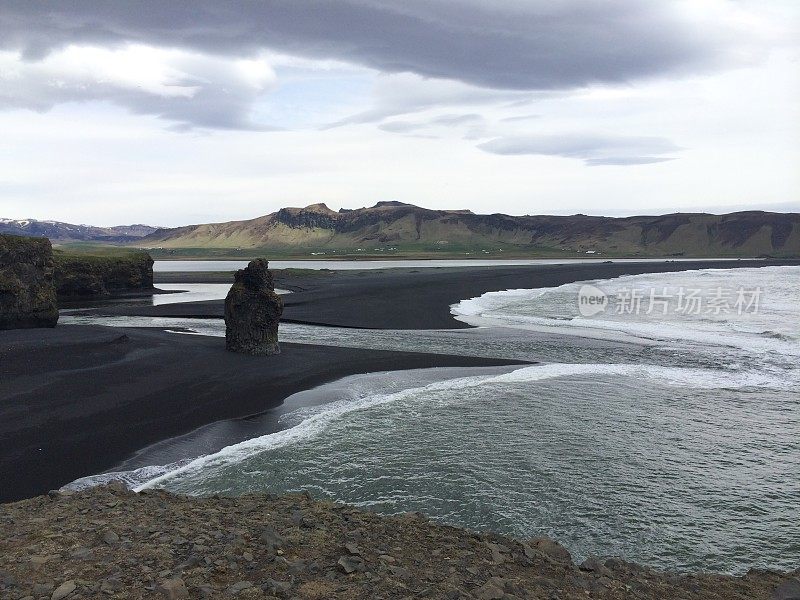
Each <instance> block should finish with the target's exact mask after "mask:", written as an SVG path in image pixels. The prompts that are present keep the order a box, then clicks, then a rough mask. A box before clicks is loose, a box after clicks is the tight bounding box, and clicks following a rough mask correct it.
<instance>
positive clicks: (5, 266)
mask: <svg viewBox="0 0 800 600" xmlns="http://www.w3.org/2000/svg"><path fill="white" fill-rule="evenodd" d="M56 322H58V307H57V305H56V292H55V288H54V287H53V248H52V246H51V245H50V240H48V239H46V238H25V237H19V236H15V235H0V329H23V328H28V327H55V326H56Z"/></svg>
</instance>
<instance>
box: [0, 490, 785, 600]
mask: <svg viewBox="0 0 800 600" xmlns="http://www.w3.org/2000/svg"><path fill="white" fill-rule="evenodd" d="M230 597H239V598H315V599H320V600H321V599H327V598H386V599H390V598H398V599H399V598H409V599H410V598H448V599H457V598H475V599H480V600H500V599H514V598H542V599H563V600H567V599H573V598H581V599H585V598H609V599H610V598H614V599H617V598H619V599H622V598H626V599H627V598H658V599H681V598H692V599H695V598H699V599H706V598H719V599H726V600H728V599H739V598H740V599H743V600H744V599H746V600H758V599H764V600H768V599H769V600H773V599H780V600H789V599H790V598H800V569H799V570H798V571H795V572H794V573H790V574H782V573H777V572H772V571H764V570H758V571H756V570H752V571H750V572H748V573H747V574H746V575H744V576H743V577H732V576H727V575H717V574H691V575H679V574H673V573H664V572H659V571H654V570H651V569H647V568H645V567H641V566H638V565H635V564H633V563H628V562H625V561H622V560H619V559H599V558H592V559H588V560H587V561H585V562H584V563H582V564H581V565H580V566H577V565H575V564H574V563H573V562H572V560H571V557H570V555H569V553H568V552H567V551H566V549H564V548H563V547H562V546H560V545H558V544H557V543H555V542H553V541H552V540H549V539H547V538H537V539H533V540H526V541H522V540H514V539H510V538H507V537H503V536H499V535H494V534H476V533H473V532H469V531H466V530H463V529H458V528H455V527H448V526H444V525H440V524H436V523H434V522H432V521H430V520H428V519H426V518H425V517H424V516H422V515H419V514H417V513H413V514H404V515H399V516H382V515H378V514H375V513H370V512H366V511H363V510H359V509H357V508H353V507H350V506H345V505H342V504H336V503H333V502H327V501H315V500H312V499H311V498H310V497H308V496H305V495H289V496H280V497H275V496H270V495H257V496H242V497H237V498H220V497H212V498H191V497H184V496H176V495H172V494H169V493H166V492H163V491H148V492H143V493H140V494H134V493H132V492H129V491H127V490H126V489H125V488H124V486H122V485H121V484H116V483H115V484H111V485H109V486H105V487H99V488H94V489H91V490H86V491H83V492H78V493H72V494H63V493H51V494H50V495H49V496H40V497H37V498H32V499H30V500H24V501H21V502H16V503H12V504H4V505H0V598H3V599H11V600H19V599H23V598H25V599H32V598H37V599H38V598H48V599H50V600H63V599H65V598H66V599H68V600H74V599H77V598H230Z"/></svg>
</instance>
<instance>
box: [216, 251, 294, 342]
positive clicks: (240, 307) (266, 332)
mask: <svg viewBox="0 0 800 600" xmlns="http://www.w3.org/2000/svg"><path fill="white" fill-rule="evenodd" d="M267 267H269V263H268V262H267V261H266V260H264V259H263V258H258V259H256V260H252V261H250V264H249V265H247V267H246V268H244V269H240V270H239V271H236V279H235V283H234V284H233V286H232V287H231V289H230V291H229V292H228V296H227V298H225V346H226V348H227V349H228V350H229V351H230V352H240V353H242V354H253V355H257V356H266V355H269V354H278V353H280V348H279V347H278V322H279V321H280V318H281V313H283V300H282V299H281V297H280V296H278V295H277V294H276V293H275V284H274V283H273V281H272V272H271V271H270V270H269V269H268V268H267Z"/></svg>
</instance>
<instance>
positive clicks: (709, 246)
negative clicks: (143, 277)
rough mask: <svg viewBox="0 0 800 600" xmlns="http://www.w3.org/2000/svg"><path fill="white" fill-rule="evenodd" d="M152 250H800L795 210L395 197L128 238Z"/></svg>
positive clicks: (194, 253) (361, 253)
mask: <svg viewBox="0 0 800 600" xmlns="http://www.w3.org/2000/svg"><path fill="white" fill-rule="evenodd" d="M135 245H137V246H139V247H143V248H147V249H148V250H150V252H151V253H152V254H153V255H154V256H155V257H157V258H167V257H169V258H197V257H205V258H219V259H222V258H245V257H249V256H253V255H257V254H265V253H266V254H269V255H270V256H272V257H274V258H282V257H285V258H290V257H304V258H310V257H317V258H331V257H346V258H387V257H389V258H391V257H404V256H418V257H442V256H462V257H481V256H484V257H485V256H492V257H508V258H511V257H521V256H541V257H565V256H584V257H585V256H598V257H599V256H608V257H621V256H633V257H636V256H642V257H645V256H674V257H684V256H685V257H705V256H718V257H744V256H776V257H795V256H800V214H796V213H786V214H781V213H767V212H760V211H750V212H740V213H731V214H728V215H710V214H703V213H696V214H684V213H676V214H671V215H663V216H637V217H625V218H610V217H595V216H587V215H572V216H509V215H502V214H492V215H476V214H473V213H471V212H469V211H436V210H428V209H423V208H419V207H416V206H412V205H408V204H402V203H396V202H383V203H378V204H377V205H375V206H374V207H371V208H362V209H357V210H341V211H339V212H334V211H332V210H330V209H329V208H327V207H326V206H325V205H322V204H315V205H312V206H308V207H305V208H284V209H281V210H279V211H277V212H275V213H272V214H269V215H266V216H263V217H258V218H256V219H251V220H247V221H232V222H228V223H209V224H203V225H193V226H188V227H180V228H177V229H161V230H158V231H156V232H154V233H153V234H151V235H148V236H145V237H143V238H141V239H140V240H138V241H137V242H135Z"/></svg>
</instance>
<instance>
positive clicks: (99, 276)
mask: <svg viewBox="0 0 800 600" xmlns="http://www.w3.org/2000/svg"><path fill="white" fill-rule="evenodd" d="M55 284H56V292H57V294H58V297H59V298H90V297H95V296H108V295H110V294H119V293H130V292H144V291H147V290H152V289H153V259H152V258H151V256H150V255H149V254H148V253H147V252H125V253H123V254H119V255H111V256H95V255H89V254H67V253H61V252H59V253H56V256H55Z"/></svg>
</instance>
